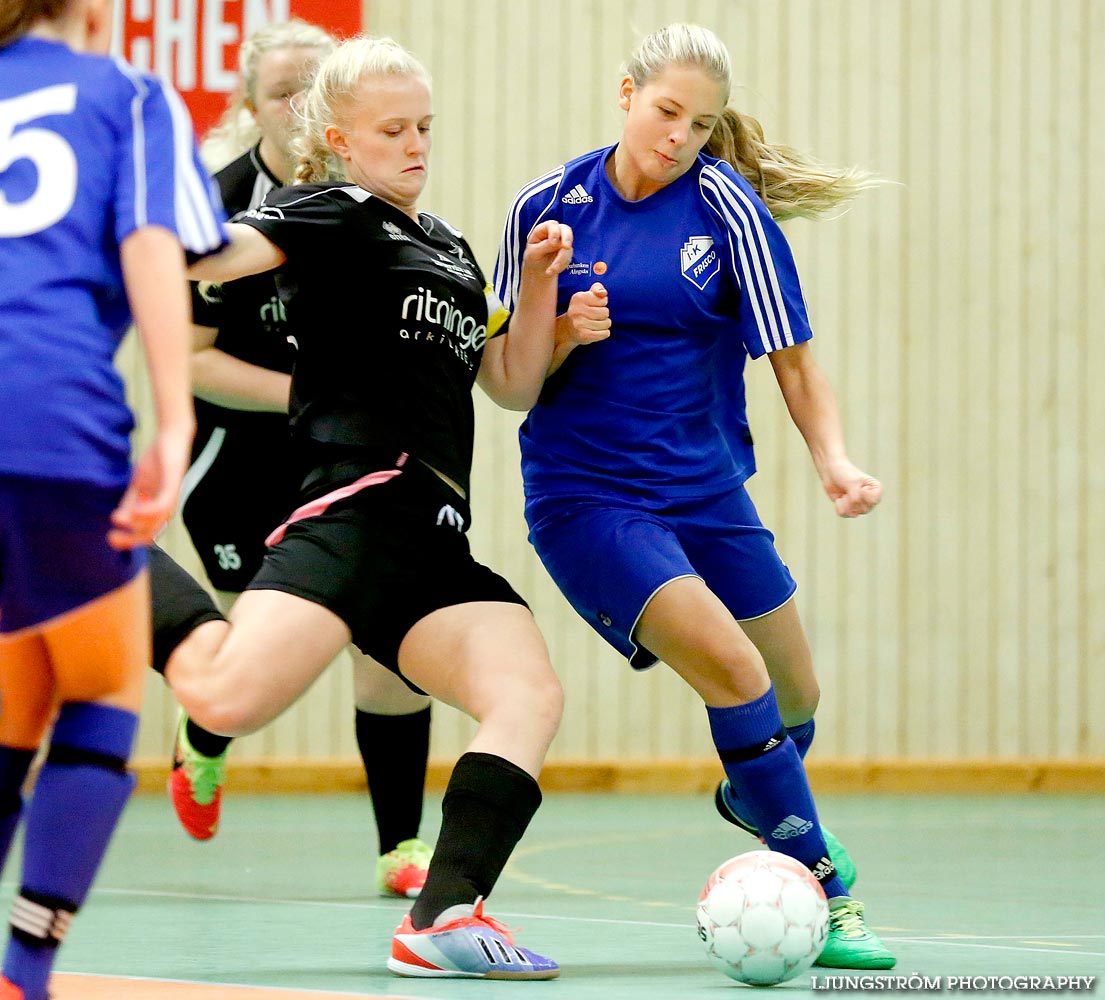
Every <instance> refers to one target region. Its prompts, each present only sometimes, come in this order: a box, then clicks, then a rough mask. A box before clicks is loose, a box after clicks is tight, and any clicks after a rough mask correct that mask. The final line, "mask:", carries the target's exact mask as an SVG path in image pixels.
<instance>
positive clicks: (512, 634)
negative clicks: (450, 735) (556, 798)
mask: <svg viewBox="0 0 1105 1000" xmlns="http://www.w3.org/2000/svg"><path fill="white" fill-rule="evenodd" d="M399 668H400V670H401V671H402V672H403V676H405V677H407V678H409V679H410V680H411V681H412V682H413V683H415V684H417V685H418V686H419V687H420V688H422V690H424V691H426V692H427V693H428V694H430V695H432V696H433V697H435V698H437V699H439V700H440V701H443V702H445V703H446V704H448V705H452V706H453V707H454V708H457V709H459V710H460V711H462V712H464V713H465V714H467V715H469V716H470V717H471V718H473V719H475V720H476V721H477V722H479V723H480V728H479V730H478V731H477V732H476V735H475V737H474V738H473V740H472V742H471V743H470V744H469V747H468V749H469V750H470V751H478V752H481V753H490V754H495V755H497V756H500V757H503V758H505V759H506V760H509V761H511V762H512V763H514V764H516V765H518V767H521V768H522V769H523V770H525V771H527V772H528V773H529V774H531V775H533V776H534V777H536V776H537V775H538V774H539V773H540V771H541V765H542V763H543V762H544V759H545V753H546V751H547V750H548V747H549V743H550V742H552V738H553V736H554V735H555V734H556V729H557V726H558V725H559V724H560V716H561V712H562V711H563V706H564V694H563V691H562V689H561V687H560V681H559V680H558V679H557V677H556V674H555V673H554V671H553V668H552V663H551V662H550V660H549V652H548V649H547V647H546V646H545V640H544V639H543V638H542V636H541V633H540V631H538V628H537V624H536V622H534V620H533V615H532V614H531V613H530V611H529V610H528V609H527V608H524V607H522V606H521V605H519V604H507V603H501V602H496V601H474V602H471V603H469V604H458V605H454V606H452V607H448V608H441V609H440V610H438V611H435V612H433V613H432V614H429V615H427V616H426V617H425V618H423V619H422V620H421V621H419V622H418V623H417V624H415V626H414V627H413V628H412V629H411V630H410V631H409V632H408V633H407V635H406V637H405V638H404V639H403V643H402V645H401V646H400V647H399Z"/></svg>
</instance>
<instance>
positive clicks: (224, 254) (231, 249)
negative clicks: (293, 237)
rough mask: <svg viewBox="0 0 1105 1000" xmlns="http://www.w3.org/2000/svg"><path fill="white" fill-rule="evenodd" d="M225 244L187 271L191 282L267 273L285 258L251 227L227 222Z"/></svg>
mask: <svg viewBox="0 0 1105 1000" xmlns="http://www.w3.org/2000/svg"><path fill="white" fill-rule="evenodd" d="M226 235H227V239H228V240H229V243H228V244H227V245H226V246H225V247H224V248H223V249H222V250H220V251H219V252H218V253H216V254H211V255H210V256H209V257H204V258H203V259H202V260H200V261H197V262H196V263H195V264H193V265H192V266H191V267H190V268H188V277H189V278H191V279H192V280H193V281H217V282H221V281H233V280H234V279H235V278H245V277H247V276H248V275H251V274H260V273H261V272H262V271H271V270H272V269H273V268H275V267H279V266H280V265H281V264H283V263H284V261H285V260H286V259H287V258H285V256H284V251H283V250H281V249H280V248H279V247H277V245H276V244H275V243H273V242H272V241H271V240H269V238H268V237H267V236H263V235H262V234H261V233H260V232H259V231H258V230H256V229H254V228H253V227H252V226H246V225H243V224H242V223H240V222H231V223H228V224H227V226H226Z"/></svg>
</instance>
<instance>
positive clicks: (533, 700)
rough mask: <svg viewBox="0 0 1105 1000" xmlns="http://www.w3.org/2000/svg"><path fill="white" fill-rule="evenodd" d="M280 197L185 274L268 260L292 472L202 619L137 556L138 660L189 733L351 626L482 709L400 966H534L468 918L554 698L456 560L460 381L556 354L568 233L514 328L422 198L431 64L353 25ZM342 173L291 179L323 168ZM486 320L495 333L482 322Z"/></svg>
mask: <svg viewBox="0 0 1105 1000" xmlns="http://www.w3.org/2000/svg"><path fill="white" fill-rule="evenodd" d="M302 114H303V119H304V135H303V137H302V140H301V141H302V143H303V150H302V154H301V157H300V165H299V168H298V170H297V179H298V180H301V181H305V182H308V183H304V184H302V185H301V186H299V187H294V188H284V189H282V190H280V191H278V192H275V193H274V194H272V195H270V197H269V198H268V199H266V202H265V204H264V205H263V206H262V207H261V208H260V209H257V210H256V211H253V212H250V213H247V215H246V216H244V217H243V219H242V222H244V223H246V224H245V225H241V224H239V225H231V226H229V227H228V228H229V230H230V232H231V241H232V242H231V246H230V248H229V249H228V250H227V251H225V253H223V254H220V255H218V256H217V257H215V258H212V261H211V263H209V264H206V263H205V264H204V265H203V266H200V267H198V268H195V269H194V270H193V272H192V276H193V277H194V278H197V279H200V280H212V281H227V280H233V279H236V278H240V277H243V276H245V275H248V274H255V273H259V272H262V271H267V270H274V269H275V270H276V280H277V285H278V287H279V289H280V295H281V301H282V302H284V303H285V304H286V306H287V312H288V322H289V333H290V335H291V336H293V337H294V338H295V340H296V343H297V346H298V355H297V358H296V365H295V370H294V374H293V377H292V399H291V407H290V412H291V424H292V433H293V438H294V440H295V443H296V446H297V448H298V449H299V453H300V454H301V455H302V456H303V457H304V459H305V466H304V468H305V479H304V482H303V486H302V487H301V490H300V495H299V498H298V501H297V502H298V506H297V507H296V509H295V510H294V511H293V512H292V514H291V515H290V516H289V517H288V518H287V520H286V522H285V523H284V524H283V525H281V526H280V528H279V529H277V530H276V531H274V532H273V534H272V535H271V536H270V538H269V543H270V545H271V546H272V547H271V548H270V549H269V552H268V554H267V555H266V557H265V560H264V563H263V565H262V568H261V571H260V572H259V573H258V575H257V576H256V577H255V578H254V579H253V581H252V582H251V583H250V584H249V586H248V588H247V590H246V591H245V593H243V594H242V596H241V598H240V599H239V600H238V602H237V603H236V604H235V606H234V608H233V610H232V611H231V614H230V623H229V624H227V623H226V622H225V621H223V620H221V616H220V615H219V614H218V612H217V611H216V609H215V608H214V606H213V604H212V603H211V602H210V600H209V599H208V598H207V596H206V594H205V593H204V592H203V591H202V589H200V588H199V587H198V585H196V584H195V582H194V581H193V580H192V579H191V578H190V577H188V576H187V574H185V573H184V572H183V571H182V570H180V568H179V567H177V566H176V565H175V564H174V563H172V561H171V560H169V559H168V557H167V556H165V555H164V553H161V552H159V551H155V553H154V555H153V557H152V560H151V576H152V578H153V593H154V608H155V612H154V631H155V639H154V650H155V665H156V666H158V667H159V669H161V670H162V671H163V673H164V675H165V678H166V680H167V681H168V683H169V684H170V686H171V687H172V688H173V691H174V693H175V694H176V696H177V697H178V699H179V700H180V702H181V704H182V705H183V707H184V708H185V710H186V711H187V712H188V714H189V715H190V716H192V717H194V718H195V719H196V720H197V721H198V722H199V723H200V724H201V725H203V726H204V727H207V728H209V729H211V730H214V731H216V732H220V733H225V734H228V735H237V734H242V733H247V732H251V731H253V730H256V729H258V728H260V727H261V726H263V725H265V724H266V723H267V722H269V721H271V720H272V719H273V718H275V717H276V716H277V715H279V714H280V713H281V712H282V711H283V710H284V709H286V708H287V707H288V706H289V705H291V704H292V703H293V702H294V701H295V700H296V699H297V698H298V697H299V696H300V695H301V694H302V693H303V692H304V691H305V690H306V689H307V687H308V686H309V685H310V684H311V683H312V682H313V681H314V680H315V679H316V678H317V677H318V676H319V675H320V674H321V673H322V671H323V670H325V668H326V666H327V664H329V663H330V661H331V660H332V658H333V657H334V655H335V654H336V653H337V652H338V651H339V650H340V649H341V648H342V647H344V646H345V645H346V643H348V642H349V641H350V640H352V641H353V643H354V644H355V645H356V646H357V647H358V648H359V649H361V650H362V651H364V652H365V653H367V654H368V655H370V656H372V657H374V658H375V659H376V660H378V661H379V662H380V663H382V664H384V665H385V666H387V667H389V668H390V669H392V670H394V671H396V672H397V673H398V674H400V676H402V677H403V678H404V679H405V680H406V681H407V682H408V683H409V684H411V685H413V686H416V687H417V688H419V689H421V690H422V691H424V692H426V693H428V694H430V695H431V696H433V697H436V698H439V699H441V700H442V701H444V702H446V703H448V704H451V705H453V706H454V707H456V708H458V709H460V710H461V711H463V712H465V713H467V714H468V715H470V716H471V717H473V718H474V719H476V720H477V722H478V723H479V727H478V729H477V731H476V734H475V736H474V738H473V739H472V742H471V743H470V744H469V747H468V751H467V752H466V753H465V754H464V755H463V756H462V757H461V758H460V760H459V761H458V762H457V765H456V767H455V768H454V770H453V773H452V776H451V777H450V780H449V785H448V788H447V790H446V793H445V798H444V801H443V803H442V824H441V831H440V834H439V838H438V843H437V847H436V850H435V853H434V856H433V859H432V861H431V863H430V867H429V874H428V877H427V879H426V884H425V886H424V887H423V889H422V893H421V895H420V896H419V897H418V899H417V900H416V902H415V904H414V907H413V909H412V910H411V912H410V913H409V914H408V915H407V917H406V918H405V919H404V921H403V923H402V924H401V925H400V927H399V928H398V929H397V931H396V933H395V936H394V938H393V941H392V951H391V957H390V958H389V960H388V967H389V968H390V969H391V970H392V971H393V972H394V973H396V974H398V975H406V976H425V977H463V978H496V979H550V978H553V977H555V976H556V975H558V973H559V969H558V966H557V965H556V963H555V962H553V961H551V960H550V959H547V958H544V957H542V956H540V955H537V954H535V953H533V952H531V951H528V950H526V949H523V948H520V947H519V946H517V945H515V944H514V942H513V940H512V938H511V935H510V933H509V932H508V931H507V930H506V928H505V927H504V926H503V925H502V924H500V923H498V922H497V921H495V920H493V919H491V918H490V917H487V916H485V915H484V913H483V898H484V897H485V896H486V895H487V894H488V893H489V892H490V891H491V889H492V887H493V886H494V884H495V882H496V880H497V878H498V876H499V874H500V873H501V871H502V869H503V867H504V865H505V864H506V861H507V859H508V858H509V856H510V854H511V852H512V851H513V849H514V846H515V844H517V842H518V840H519V839H520V837H521V836H522V834H523V832H524V831H525V829H526V827H527V825H528V824H529V821H530V819H531V818H532V816H533V814H534V812H535V811H536V809H537V807H538V805H539V803H540V801H541V792H540V789H539V788H538V784H537V780H536V779H537V775H538V774H539V772H540V770H541V765H542V762H543V760H544V757H545V753H546V751H547V749H548V745H549V742H550V741H551V740H552V738H553V735H554V734H555V732H556V729H557V726H558V725H559V721H560V714H561V709H562V703H563V694H562V691H561V688H560V684H559V682H558V680H557V678H556V675H555V674H554V672H553V669H552V665H551V664H550V662H549V657H548V652H547V650H546V647H545V643H544V640H543V639H542V637H541V634H540V633H539V632H538V630H537V626H536V624H535V623H534V620H533V616H532V615H531V614H530V612H529V609H528V608H527V607H526V605H525V602H524V601H523V600H522V598H521V597H519V596H518V595H517V594H516V593H515V592H514V590H513V589H512V588H511V587H510V585H509V584H508V583H507V582H506V581H505V580H504V579H503V578H502V577H500V576H498V575H497V574H496V573H494V572H492V571H491V570H490V569H488V568H486V567H484V566H482V565H480V564H479V563H477V562H476V561H475V560H474V559H473V558H472V555H471V553H470V551H469V547H468V542H467V538H466V536H465V534H464V532H465V530H466V529H467V528H468V526H469V524H470V523H471V519H472V513H471V509H470V507H469V502H468V497H469V474H470V470H471V464H472V445H473V405H472V398H471V390H472V386H473V383H474V382H476V381H479V383H480V385H481V387H482V388H483V389H484V390H485V391H486V392H487V393H488V394H489V395H490V396H491V397H492V398H493V399H494V400H495V401H496V402H498V403H499V404H501V405H504V406H507V407H510V408H514V409H527V408H529V407H530V406H532V405H533V403H534V401H535V399H536V392H537V390H538V387H539V386H540V384H541V382H542V381H543V378H544V374H545V372H546V371H547V369H548V366H549V363H550V361H551V357H552V346H553V342H554V337H553V329H552V326H553V323H554V321H555V308H554V307H555V301H556V289H557V275H558V274H559V273H560V271H562V270H563V269H564V267H566V266H567V263H568V261H569V260H570V258H571V242H572V235H571V229H570V228H569V227H567V226H563V225H561V224H560V223H556V222H551V223H549V224H547V225H541V226H538V227H537V228H536V229H535V230H534V232H533V233H532V234H531V235H530V237H529V241H528V246H527V249H526V251H525V254H524V260H523V265H522V271H523V275H522V280H521V287H520V291H519V295H518V297H517V300H516V303H515V309H514V312H513V315H512V316H511V317H510V329H509V332H506V333H503V332H502V330H501V329H500V327H501V326H502V323H503V321H504V320H505V318H506V314H505V311H504V310H502V308H501V306H499V305H498V303H497V300H496V299H495V297H494V295H493V294H492V293H491V291H490V288H489V286H488V284H487V282H486V280H485V278H484V276H483V274H482V272H481V271H480V268H479V265H478V264H477V263H476V261H475V259H474V257H473V255H472V251H471V249H470V248H469V247H468V244H467V243H466V242H465V240H464V237H463V236H462V235H461V234H460V233H459V232H457V231H456V230H454V229H453V228H452V227H450V226H449V225H448V224H447V223H445V222H444V221H442V220H441V219H439V218H437V217H436V216H433V215H430V214H428V213H425V212H419V211H418V210H417V207H416V206H417V201H418V198H419V196H420V195H421V193H422V190H423V188H424V186H425V183H426V170H427V160H428V154H429V150H430V123H431V119H432V112H431V107H430V84H429V78H428V75H427V73H426V71H425V69H424V68H423V67H422V65H421V64H420V63H419V62H418V61H417V60H416V59H415V58H414V57H413V56H411V55H410V54H409V53H407V52H406V51H405V50H404V49H402V48H401V47H400V46H399V45H397V44H396V43H395V42H392V41H391V40H389V39H369V38H356V39H351V40H349V41H347V42H345V43H343V44H342V45H341V46H339V47H338V49H337V50H336V51H335V52H334V53H333V54H331V55H330V56H328V57H327V58H326V59H324V60H323V61H322V63H321V65H320V66H319V69H318V72H317V74H316V76H315V79H314V81H313V83H312V85H311V87H310V89H309V91H308V92H307V94H306V97H305V100H304V102H303V110H302ZM330 177H341V178H343V179H342V180H339V181H326V182H324V183H310V182H311V181H315V180H316V179H318V178H330ZM496 333H499V336H495V334H496Z"/></svg>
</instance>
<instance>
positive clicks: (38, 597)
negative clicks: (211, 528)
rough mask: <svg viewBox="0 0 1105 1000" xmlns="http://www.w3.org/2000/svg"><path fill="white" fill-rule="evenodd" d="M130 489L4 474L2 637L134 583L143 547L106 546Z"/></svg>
mask: <svg viewBox="0 0 1105 1000" xmlns="http://www.w3.org/2000/svg"><path fill="white" fill-rule="evenodd" d="M122 495H123V488H121V487H120V488H115V489H108V488H104V487H102V486H93V485H90V484H88V483H81V482H76V481H73V480H60V479H56V480H54V479H34V478H31V477H27V476H3V475H0V634H6V633H11V632H18V631H20V630H22V629H26V628H33V627H35V626H38V625H42V624H44V623H46V622H48V621H50V620H51V619H53V618H57V617H58V616H59V615H63V614H65V613H66V612H68V611H73V610H75V609H76V608H79V607H82V606H84V605H85V604H88V603H89V602H90V601H94V600H96V599H97V598H100V597H103V596H104V595H105V594H110V593H111V592H112V591H113V590H118V589H119V588H120V587H122V586H123V585H124V584H126V583H129V582H130V581H131V580H133V579H134V577H135V576H137V575H138V573H139V572H140V571H141V569H142V568H143V567H144V566H145V565H146V550H145V549H144V548H139V549H132V550H129V551H126V552H120V551H118V550H116V549H113V548H112V547H111V546H110V545H108V543H107V533H108V530H109V529H110V527H111V521H110V518H111V512H112V511H113V510H114V509H115V508H116V506H118V503H119V500H120V498H121V497H122Z"/></svg>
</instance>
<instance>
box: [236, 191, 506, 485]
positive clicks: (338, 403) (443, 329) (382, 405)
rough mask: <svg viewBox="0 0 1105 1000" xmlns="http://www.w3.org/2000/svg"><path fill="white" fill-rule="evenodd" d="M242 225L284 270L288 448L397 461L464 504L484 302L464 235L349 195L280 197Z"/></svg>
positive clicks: (280, 275)
mask: <svg viewBox="0 0 1105 1000" xmlns="http://www.w3.org/2000/svg"><path fill="white" fill-rule="evenodd" d="M238 221H240V222H245V223H247V224H249V225H251V226H253V227H255V228H256V229H258V230H260V231H261V232H262V233H263V234H264V235H265V236H266V237H268V238H269V239H270V240H271V241H272V242H273V243H275V244H276V245H277V246H278V247H280V249H281V250H283V251H284V253H285V254H286V255H287V258H288V260H287V262H286V263H285V264H284V266H283V267H281V268H280V269H279V270H278V271H277V272H276V282H277V287H278V289H279V291H280V295H281V300H282V301H283V303H284V305H285V307H286V309H287V316H288V330H289V333H290V334H291V336H292V337H293V338H294V341H295V342H296V345H297V347H298V354H297V357H296V366H295V371H294V373H293V376H292V399H291V415H292V416H291V419H292V430H293V436H294V437H295V438H296V439H297V440H298V441H301V442H303V443H305V444H323V445H339V446H344V447H353V448H357V447H367V448H372V449H373V450H375V449H377V448H387V449H393V450H395V451H396V452H397V453H398V452H401V451H402V452H407V453H408V454H410V455H411V456H412V457H414V458H417V459H420V460H422V461H423V462H425V463H426V464H427V465H430V466H432V467H433V468H435V469H437V470H438V471H439V472H442V473H444V474H445V475H446V476H448V477H449V478H450V479H452V480H453V481H454V482H456V483H457V484H459V485H460V486H462V487H463V488H464V490H465V491H466V492H467V491H468V488H469V482H468V481H469V474H470V472H471V466H472V439H473V406H472V385H473V383H474V382H475V378H476V373H477V371H478V369H479V364H480V357H481V354H482V351H483V345H484V342H485V340H486V339H487V324H488V299H487V298H486V296H487V294H489V289H488V286H487V283H486V281H485V279H484V276H483V273H482V271H481V270H480V268H479V265H478V264H477V263H476V260H475V257H474V256H473V254H472V251H471V249H470V248H469V246H468V244H467V242H466V241H465V240H464V238H463V237H462V236H461V235H460V233H458V232H457V231H456V230H454V229H453V228H452V227H451V226H449V225H448V224H447V223H445V222H444V221H442V220H441V219H439V218H437V217H436V216H433V215H429V214H427V213H420V214H419V217H418V221H417V222H416V221H415V220H414V219H412V218H411V217H410V216H408V215H406V214H405V213H403V212H401V211H400V210H399V209H397V208H395V207H394V206H392V205H389V204H388V203H387V202H385V201H382V200H381V199H379V198H377V197H375V196H374V195H372V194H370V193H369V192H367V191H365V190H364V189H363V188H360V187H357V186H355V185H352V184H349V183H348V182H340V183H325V184H305V185H302V186H299V187H294V188H282V189H281V190H278V191H274V192H272V193H271V194H270V195H269V196H268V198H267V199H266V201H265V204H264V206H262V207H261V208H260V209H258V210H256V211H252V212H248V213H246V214H245V215H244V216H243V217H242V218H240V219H239V220H238Z"/></svg>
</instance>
